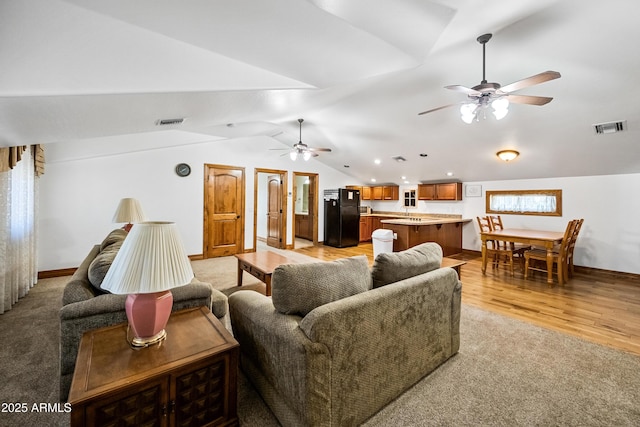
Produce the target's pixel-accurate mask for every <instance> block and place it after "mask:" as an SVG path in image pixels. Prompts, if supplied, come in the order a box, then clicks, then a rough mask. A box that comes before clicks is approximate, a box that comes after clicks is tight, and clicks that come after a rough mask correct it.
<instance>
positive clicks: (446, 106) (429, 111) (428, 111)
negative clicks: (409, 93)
mask: <svg viewBox="0 0 640 427" xmlns="http://www.w3.org/2000/svg"><path fill="white" fill-rule="evenodd" d="M456 105H459V103H457V104H449V105H443V106H442V107H438V108H432V109H431V110H427V111H423V112H422V113H418V115H419V116H421V115H423V114H429V113H433V112H434V111H438V110H442V109H444V108H449V107H454V106H456Z"/></svg>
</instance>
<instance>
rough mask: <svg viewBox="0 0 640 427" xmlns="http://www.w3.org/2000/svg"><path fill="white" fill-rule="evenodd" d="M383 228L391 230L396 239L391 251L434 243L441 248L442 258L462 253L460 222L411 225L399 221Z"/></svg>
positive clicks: (402, 220) (387, 223)
mask: <svg viewBox="0 0 640 427" xmlns="http://www.w3.org/2000/svg"><path fill="white" fill-rule="evenodd" d="M383 226H384V228H386V229H389V230H393V232H394V233H395V234H396V236H397V238H396V239H395V240H394V241H393V251H394V252H400V251H404V250H406V249H409V248H412V247H414V246H416V245H419V244H421V243H425V242H436V243H438V244H439V245H440V246H441V247H442V252H443V256H451V255H455V254H458V253H461V252H462V222H443V223H428V224H425V223H421V222H417V223H412V222H411V221H407V220H406V219H402V218H401V219H399V220H398V222H397V223H389V222H386V223H384V224H383Z"/></svg>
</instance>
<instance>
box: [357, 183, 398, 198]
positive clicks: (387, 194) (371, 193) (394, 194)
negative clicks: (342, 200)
mask: <svg viewBox="0 0 640 427" xmlns="http://www.w3.org/2000/svg"><path fill="white" fill-rule="evenodd" d="M345 188H347V189H350V190H358V191H360V200H399V199H400V187H398V186H397V185H376V186H374V187H369V186H358V185H347V186H346V187H345Z"/></svg>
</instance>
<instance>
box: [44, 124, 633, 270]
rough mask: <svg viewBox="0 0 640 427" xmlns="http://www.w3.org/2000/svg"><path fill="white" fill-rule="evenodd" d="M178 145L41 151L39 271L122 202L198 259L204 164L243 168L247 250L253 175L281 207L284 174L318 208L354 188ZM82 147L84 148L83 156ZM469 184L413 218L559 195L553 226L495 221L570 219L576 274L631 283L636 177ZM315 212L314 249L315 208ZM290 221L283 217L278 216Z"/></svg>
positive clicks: (275, 162) (339, 179) (208, 145)
mask: <svg viewBox="0 0 640 427" xmlns="http://www.w3.org/2000/svg"><path fill="white" fill-rule="evenodd" d="M169 135H170V136H171V137H172V138H176V136H177V135H176V134H175V133H171V134H169ZM179 136H180V137H181V138H182V140H181V141H180V142H181V144H183V145H180V146H171V144H169V143H166V142H165V141H163V142H162V143H161V144H159V147H157V148H153V145H152V144H149V142H148V141H147V142H146V143H145V144H140V145H138V146H136V144H135V140H133V138H132V142H131V143H130V144H128V145H127V144H125V145H122V144H121V145H119V151H120V152H115V151H114V150H113V145H112V144H107V143H105V142H104V141H92V142H83V143H82V146H79V145H77V144H74V143H59V144H49V145H48V146H47V165H46V173H45V174H44V175H43V176H42V177H41V178H40V213H39V216H40V219H39V235H40V239H39V240H40V241H39V270H41V271H43V270H54V269H61V268H68V267H76V266H78V265H79V263H80V262H81V261H82V260H83V259H84V257H85V256H86V254H87V252H88V251H89V249H90V248H91V246H92V245H94V244H96V243H99V242H100V241H102V239H103V238H104V236H105V235H106V234H107V233H108V232H109V231H111V230H112V229H114V228H116V227H117V226H118V225H116V224H113V223H112V222H111V218H112V216H113V213H114V211H115V209H116V206H117V205H118V202H119V200H120V199H121V198H123V197H135V198H137V199H139V200H140V202H141V203H142V206H143V208H144V209H145V211H146V213H147V216H148V217H149V219H156V220H171V221H175V222H176V223H177V225H178V228H179V230H180V233H181V235H182V238H183V240H184V242H185V247H186V249H187V252H188V253H189V254H192V255H195V254H201V253H202V241H203V236H202V229H203V193H204V189H203V174H204V167H203V165H204V164H205V163H211V164H225V165H232V166H241V167H245V182H246V190H245V191H246V192H245V194H246V211H245V214H246V229H245V247H246V248H247V249H249V248H252V246H253V209H254V207H253V175H254V168H272V169H282V170H288V171H289V183H288V184H287V188H288V192H289V194H288V200H287V203H288V206H292V203H293V202H294V201H293V200H292V197H291V191H292V189H293V182H292V176H293V171H294V170H295V171H296V172H312V173H319V189H320V191H319V197H320V201H321V200H322V193H323V190H324V189H326V188H338V187H343V186H345V185H349V184H357V182H354V180H353V179H352V178H350V177H349V176H347V175H344V174H342V173H341V172H339V171H336V170H333V169H330V168H328V167H326V166H324V165H323V164H321V163H319V162H317V161H315V160H313V159H312V160H310V161H309V162H301V161H298V162H295V163H294V162H292V161H291V160H289V158H288V157H286V156H285V157H280V156H279V154H274V155H271V153H270V152H269V151H268V148H271V147H278V146H282V145H279V144H278V143H274V142H273V141H272V140H270V139H269V138H265V137H256V138H246V139H237V140H231V141H230V140H224V141H213V139H215V138H210V137H205V136H203V135H196V134H189V135H186V136H185V135H179ZM87 144H93V147H91V149H88V147H87ZM125 147H126V148H125ZM107 150H109V151H107ZM91 153H92V154H91ZM180 162H186V163H189V164H190V165H191V166H192V173H191V175H190V176H189V177H186V178H180V177H178V176H177V175H176V174H175V173H174V167H175V165H176V164H177V163H180ZM469 184H475V185H481V186H482V197H464V200H463V201H462V202H425V201H420V202H419V203H418V209H416V210H415V211H416V212H426V213H447V214H459V215H462V216H463V218H469V219H474V221H475V217H476V216H479V215H485V199H484V194H485V191H486V190H527V189H556V188H558V189H562V190H563V216H562V217H538V216H524V215H504V216H503V220H504V222H505V223H506V225H507V226H508V227H522V228H536V229H544V230H558V231H563V230H564V228H565V226H566V223H567V222H568V221H569V220H570V219H573V218H584V219H585V223H584V226H583V228H582V231H581V234H580V237H579V238H578V243H577V247H576V254H575V255H576V264H578V265H585V266H590V267H595V268H601V269H606V270H615V271H622V272H629V273H636V274H640V221H639V220H638V213H640V199H639V198H638V197H637V196H636V194H637V193H638V188H640V174H626V175H608V176H590V177H569V178H550V179H533V180H517V181H493V182H468V183H465V185H469ZM403 188H405V187H401V188H400V190H401V193H402V190H403ZM406 188H412V187H411V186H406ZM366 203H367V202H366V201H365V204H366ZM369 204H370V205H371V206H373V208H374V209H375V210H378V211H379V210H384V211H402V210H403V209H402V202H401V201H398V202H395V201H394V202H369ZM319 208H320V209H319V211H320V212H319V218H318V226H319V230H318V232H319V237H320V240H322V237H323V236H324V227H323V224H324V209H323V208H322V203H320V204H319ZM290 213H291V210H290V208H289V209H287V215H288V216H289V215H290ZM291 224H292V218H288V220H287V242H288V243H291V241H292V240H291ZM463 247H464V248H465V249H470V250H480V240H479V237H478V230H477V226H476V224H475V222H469V223H467V224H465V226H464V228H463Z"/></svg>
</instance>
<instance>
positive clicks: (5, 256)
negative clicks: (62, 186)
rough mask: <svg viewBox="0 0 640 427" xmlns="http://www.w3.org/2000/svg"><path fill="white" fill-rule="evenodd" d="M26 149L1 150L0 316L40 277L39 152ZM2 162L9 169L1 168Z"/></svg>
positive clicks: (25, 293) (11, 148)
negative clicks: (35, 158)
mask: <svg viewBox="0 0 640 427" xmlns="http://www.w3.org/2000/svg"><path fill="white" fill-rule="evenodd" d="M25 148H26V147H10V148H3V149H0V156H2V161H0V193H1V194H2V198H1V199H0V260H2V263H1V264H0V314H2V313H4V312H5V311H7V310H10V309H11V307H12V306H13V305H14V304H15V303H16V302H18V299H19V298H22V297H24V296H25V295H27V293H28V292H29V290H30V289H31V288H32V287H33V286H34V285H35V284H36V282H37V278H38V271H37V247H36V242H37V240H36V235H37V230H36V229H37V221H36V212H37V211H38V179H37V177H36V165H35V162H34V155H33V154H34V153H38V151H37V149H36V150H27V149H25ZM5 154H6V155H8V158H7V157H6V156H5ZM40 154H42V153H40ZM42 160H43V159H42ZM3 163H4V164H5V165H8V166H9V168H8V169H9V170H6V169H4V168H1V167H2V166H3ZM3 169H4V170H3Z"/></svg>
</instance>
